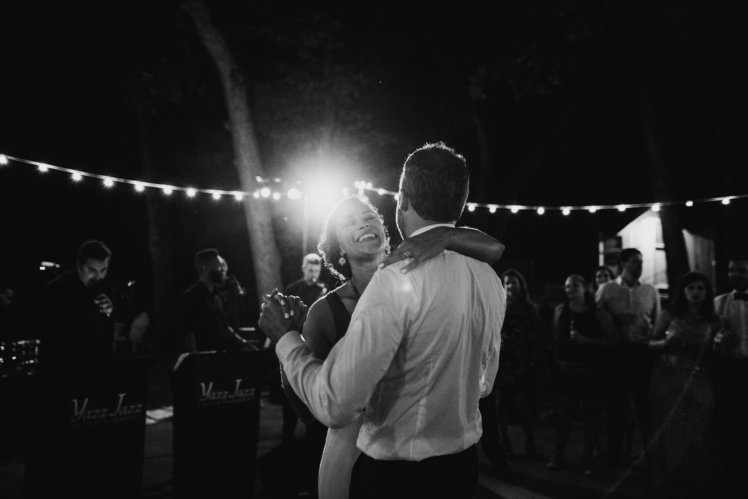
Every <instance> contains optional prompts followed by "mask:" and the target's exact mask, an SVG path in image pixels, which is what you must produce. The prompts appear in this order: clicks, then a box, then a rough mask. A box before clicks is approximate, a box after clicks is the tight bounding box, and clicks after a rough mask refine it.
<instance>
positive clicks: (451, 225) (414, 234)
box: [409, 223, 455, 237]
mask: <svg viewBox="0 0 748 499" xmlns="http://www.w3.org/2000/svg"><path fill="white" fill-rule="evenodd" d="M454 226H455V224H453V223H443V224H431V225H427V226H426V227H421V228H420V229H418V230H416V231H413V233H412V234H411V235H410V236H409V237H413V236H417V235H418V234H423V233H424V232H426V231H429V230H431V229H434V228H436V227H454Z"/></svg>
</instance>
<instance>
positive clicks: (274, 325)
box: [257, 289, 307, 343]
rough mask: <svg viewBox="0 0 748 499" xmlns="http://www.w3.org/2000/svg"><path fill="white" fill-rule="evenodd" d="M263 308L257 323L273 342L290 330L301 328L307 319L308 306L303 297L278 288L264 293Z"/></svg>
mask: <svg viewBox="0 0 748 499" xmlns="http://www.w3.org/2000/svg"><path fill="white" fill-rule="evenodd" d="M261 309H262V310H261V312H260V320H259V321H258V322H257V325H258V327H259V328H260V330H261V331H262V332H263V333H264V334H265V336H267V337H268V338H270V339H271V340H272V341H273V343H277V342H278V340H279V339H281V337H282V336H283V335H284V334H286V333H287V332H289V331H299V330H301V326H302V325H303V324H304V321H305V320H306V313H307V306H306V305H305V304H304V302H302V301H301V298H299V297H298V296H287V295H284V294H282V293H280V292H279V291H278V290H277V289H274V290H273V292H272V293H270V294H267V295H263V297H262V306H261Z"/></svg>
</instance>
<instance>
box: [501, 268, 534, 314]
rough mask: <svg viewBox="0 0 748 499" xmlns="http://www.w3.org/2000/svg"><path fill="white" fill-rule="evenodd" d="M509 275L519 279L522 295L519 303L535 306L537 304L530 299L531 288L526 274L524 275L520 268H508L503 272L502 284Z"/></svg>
mask: <svg viewBox="0 0 748 499" xmlns="http://www.w3.org/2000/svg"><path fill="white" fill-rule="evenodd" d="M507 277H514V278H515V279H517V280H518V281H519V287H520V288H521V290H520V295H519V300H518V301H519V303H520V304H521V305H523V306H524V305H529V306H531V307H534V306H535V305H534V304H533V302H532V300H531V299H530V290H529V288H528V287H527V279H525V276H523V275H522V273H521V272H520V271H519V270H516V269H506V270H505V271H504V272H503V273H502V274H501V283H502V284H503V283H504V281H506V278H507Z"/></svg>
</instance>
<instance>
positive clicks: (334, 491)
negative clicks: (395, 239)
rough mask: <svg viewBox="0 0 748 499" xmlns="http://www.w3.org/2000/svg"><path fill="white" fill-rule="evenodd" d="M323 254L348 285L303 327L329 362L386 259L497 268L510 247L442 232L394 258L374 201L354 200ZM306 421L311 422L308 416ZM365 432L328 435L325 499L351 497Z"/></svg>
mask: <svg viewBox="0 0 748 499" xmlns="http://www.w3.org/2000/svg"><path fill="white" fill-rule="evenodd" d="M318 249H319V251H320V253H321V254H322V258H323V260H324V262H325V265H326V266H327V267H328V268H329V269H330V270H331V272H332V273H333V274H334V275H335V276H336V277H338V278H339V279H340V280H341V281H342V282H343V284H342V285H341V286H340V287H338V288H337V289H335V290H333V291H331V292H330V293H328V294H327V295H325V296H324V297H323V298H321V299H319V300H317V301H316V302H315V303H314V305H312V306H311V307H310V309H309V313H308V315H307V318H306V322H305V323H304V324H303V336H304V339H305V341H306V342H307V344H308V345H309V348H311V349H312V350H313V351H314V353H315V355H316V356H317V357H319V358H320V359H324V358H326V357H327V355H328V353H329V352H330V350H331V349H332V347H333V346H334V345H335V343H336V342H337V341H338V340H339V339H340V338H342V337H343V335H344V334H345V332H346V330H347V329H348V323H349V322H350V318H351V314H352V313H353V309H354V308H355V307H356V303H357V302H358V299H359V297H360V296H361V294H362V293H363V292H364V289H366V286H367V285H368V284H369V281H370V280H371V278H372V276H373V275H374V272H376V271H377V269H378V267H379V265H380V264H381V263H382V262H384V261H385V259H387V260H386V262H385V263H386V264H391V263H394V262H396V261H398V260H402V259H404V258H406V257H408V258H412V262H411V263H410V264H409V265H408V267H406V268H413V267H415V266H417V265H418V263H419V262H421V261H424V260H427V259H429V258H432V257H434V256H437V255H439V254H440V253H441V252H442V251H443V250H444V249H451V250H454V251H458V252H461V253H463V254H465V255H468V256H471V257H474V258H477V259H480V260H483V261H486V262H488V263H490V264H493V263H495V262H496V261H498V260H499V258H500V257H501V254H502V253H503V250H504V246H503V245H502V244H501V243H500V242H499V241H497V240H495V239H494V238H492V237H490V236H488V235H486V234H483V233H482V232H480V231H477V230H474V229H469V228H450V227H438V228H434V229H431V230H429V231H427V232H425V233H423V234H421V235H419V236H417V237H414V238H410V239H407V240H405V241H404V242H403V243H402V244H401V245H400V246H399V247H398V248H397V250H396V251H395V252H393V253H392V254H390V256H389V258H388V253H389V237H388V235H387V230H386V228H385V226H384V224H383V221H382V217H381V216H380V215H379V213H378V212H377V210H376V208H374V207H373V206H372V205H371V204H370V203H369V202H368V201H366V200H363V199H361V198H359V197H357V196H349V197H347V198H344V199H342V200H341V201H340V202H338V204H337V205H336V206H335V207H334V208H333V209H332V211H331V212H330V214H329V215H328V217H327V220H326V221H325V224H324V227H323V232H322V236H321V238H320V243H319V246H318ZM284 388H285V389H286V393H287V395H289V397H291V398H292V399H294V400H293V401H292V403H293V405H294V407H296V408H298V410H299V411H300V412H304V409H303V404H302V403H301V401H299V400H298V398H297V397H296V396H295V394H293V390H292V389H291V388H290V387H289V386H288V383H284ZM307 414H308V411H307ZM302 419H308V417H305V416H303V415H302ZM360 426H361V423H360V420H359V421H355V422H353V423H351V424H350V425H348V426H346V427H343V428H337V429H328V431H327V437H326V441H325V447H324V451H323V454H322V460H321V463H320V466H319V482H318V490H319V497H320V498H321V499H326V498H335V499H339V498H346V497H348V493H349V487H350V483H351V480H350V478H351V472H352V469H353V465H354V463H355V462H356V459H357V458H358V456H359V452H360V451H359V450H358V449H357V448H356V439H357V438H358V432H359V429H360Z"/></svg>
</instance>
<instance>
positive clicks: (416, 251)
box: [380, 227, 505, 273]
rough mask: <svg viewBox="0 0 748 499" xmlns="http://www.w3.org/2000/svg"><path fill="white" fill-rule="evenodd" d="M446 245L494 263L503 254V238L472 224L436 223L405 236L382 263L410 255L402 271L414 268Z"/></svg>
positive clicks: (451, 248) (385, 264) (432, 256)
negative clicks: (500, 239) (482, 230)
mask: <svg viewBox="0 0 748 499" xmlns="http://www.w3.org/2000/svg"><path fill="white" fill-rule="evenodd" d="M445 249H450V250H452V251H456V252H458V253H462V254H463V255H465V256H469V257H471V258H475V259H477V260H481V261H483V262H486V263H488V264H489V265H493V264H494V263H496V262H498V261H499V259H500V258H501V255H503V254H504V249H505V246H504V244H503V243H501V241H499V240H497V239H495V238H493V237H491V236H489V235H488V234H486V233H484V232H481V231H479V230H477V229H472V228H469V227H434V228H433V229H430V230H427V231H426V232H424V233H422V234H418V235H417V236H414V237H409V238H408V239H405V240H404V241H403V242H402V243H400V246H398V247H397V249H396V250H394V251H393V252H391V253H390V254H389V255H388V256H387V258H386V259H385V261H384V262H382V264H381V265H380V267H386V266H387V265H391V264H393V263H395V262H398V261H400V260H404V259H406V258H411V261H410V263H408V265H406V266H405V267H404V268H403V273H405V272H408V271H410V270H413V269H414V268H416V267H418V265H420V264H421V263H422V262H424V261H426V260H429V259H431V258H434V257H435V256H437V255H439V254H441V252H442V251H444V250H445Z"/></svg>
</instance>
